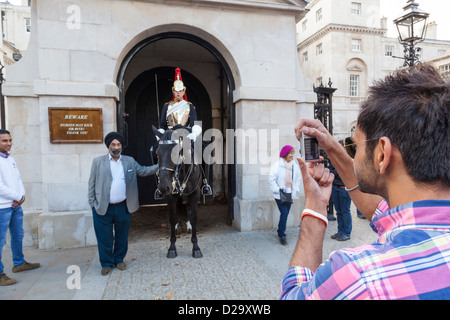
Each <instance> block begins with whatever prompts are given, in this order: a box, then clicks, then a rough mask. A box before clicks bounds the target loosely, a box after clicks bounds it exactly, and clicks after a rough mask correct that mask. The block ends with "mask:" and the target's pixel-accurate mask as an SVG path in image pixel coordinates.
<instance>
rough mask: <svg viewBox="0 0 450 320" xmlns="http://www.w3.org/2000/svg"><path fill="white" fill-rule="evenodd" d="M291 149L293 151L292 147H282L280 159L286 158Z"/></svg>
mask: <svg viewBox="0 0 450 320" xmlns="http://www.w3.org/2000/svg"><path fill="white" fill-rule="evenodd" d="M292 149H294V147H293V146H290V145H286V146H284V147H283V148H282V149H281V151H280V158H284V157H286V156H287V155H288V154H289V152H291V150H292Z"/></svg>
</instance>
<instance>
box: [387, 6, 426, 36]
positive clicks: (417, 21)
mask: <svg viewBox="0 0 450 320" xmlns="http://www.w3.org/2000/svg"><path fill="white" fill-rule="evenodd" d="M418 6H419V4H418V3H417V2H415V1H414V0H409V1H408V4H407V5H406V6H405V7H404V8H403V9H404V10H405V11H406V14H405V15H403V16H402V17H400V18H398V19H395V20H394V23H395V25H396V26H397V30H398V34H399V40H400V42H401V43H411V44H413V43H417V42H420V41H422V40H423V39H425V34H426V26H427V19H428V16H429V15H430V14H429V13H426V12H425V11H423V10H421V9H419V8H418Z"/></svg>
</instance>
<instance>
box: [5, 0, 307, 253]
mask: <svg viewBox="0 0 450 320" xmlns="http://www.w3.org/2000/svg"><path fill="white" fill-rule="evenodd" d="M305 6H306V2H305V1H303V0H264V1H261V0H259V1H254V0H242V1H234V0H221V1H219V0H195V1H181V0H166V1H161V0H139V1H125V0H100V1H90V0H76V1H73V0H70V1H66V0H64V1H56V0H39V1H31V39H30V42H29V45H28V49H27V52H26V54H24V56H23V58H22V59H21V60H20V62H19V63H16V64H14V65H12V66H10V67H9V68H8V75H9V76H8V81H7V83H5V84H4V87H3V93H4V94H5V96H6V98H7V101H8V105H7V107H8V109H7V111H8V112H7V119H6V120H7V128H8V129H9V130H10V131H11V133H12V135H13V139H14V148H13V154H14V157H15V159H16V161H17V163H18V166H19V169H20V171H21V175H22V179H23V181H24V183H25V188H26V192H27V196H26V197H27V201H26V202H25V203H24V211H25V228H26V238H25V244H36V243H37V244H38V245H39V247H40V248H44V249H45V248H60V247H76V246H85V245H93V244H95V235H94V231H93V228H92V212H91V210H90V208H89V205H88V202H87V181H88V178H89V173H90V167H91V163H92V160H93V158H95V157H97V156H100V155H103V154H105V153H106V152H107V150H106V148H105V145H104V144H103V143H102V139H103V137H104V136H105V135H106V134H107V133H108V132H110V131H116V130H117V131H121V132H123V133H124V134H125V135H126V136H127V146H126V147H125V149H124V152H125V154H129V155H131V156H133V157H135V158H136V160H137V161H138V162H139V163H141V164H144V165H149V164H151V159H150V158H151V156H150V152H149V147H150V146H151V144H152V142H153V141H154V136H153V134H152V132H151V125H152V124H155V125H156V124H157V123H158V122H157V120H158V115H159V113H158V112H159V110H160V109H161V108H162V105H163V103H164V102H166V101H168V100H170V99H171V98H172V96H171V85H172V83H173V80H174V79H173V77H174V69H175V68H176V67H179V68H181V70H182V76H183V80H184V82H185V84H186V86H187V96H188V100H190V101H191V102H193V103H194V105H196V108H197V112H198V114H199V118H200V120H201V121H202V127H203V132H204V133H205V132H206V131H207V130H208V129H216V131H212V132H213V133H214V132H215V133H216V135H215V139H216V140H214V141H217V142H220V139H223V141H224V144H223V145H227V146H230V145H231V147H228V149H227V148H225V147H223V148H222V147H218V148H217V149H216V151H215V153H214V155H215V156H217V159H216V162H215V164H214V166H213V169H212V170H213V173H212V176H213V177H214V178H213V188H214V193H215V196H220V197H224V198H225V199H227V203H228V211H229V219H230V222H231V221H232V224H233V225H234V227H235V228H237V229H238V230H243V231H245V230H254V229H264V228H273V227H274V226H276V224H277V221H278V215H279V213H278V209H277V208H276V204H275V202H274V201H273V198H272V193H271V191H270V189H269V187H268V183H267V174H268V171H269V167H270V164H271V163H272V162H273V161H276V160H277V158H278V153H279V149H280V148H281V147H282V146H283V145H285V144H292V145H296V144H297V141H296V139H295V136H294V134H293V127H294V125H295V121H296V119H297V118H298V117H300V116H311V115H312V112H313V111H312V110H313V103H314V102H315V100H316V97H315V94H314V93H313V91H312V89H311V83H310V81H308V80H307V79H306V78H305V77H304V75H303V74H302V72H301V69H300V65H299V62H298V59H297V50H296V24H297V22H299V21H300V20H301V19H302V18H303V16H304V14H305V9H304V8H305ZM54 109H57V110H59V111H61V110H62V111H64V110H66V111H67V110H69V111H70V110H76V111H77V112H80V110H81V112H82V111H83V110H86V111H88V110H90V109H95V110H97V111H98V110H100V113H101V117H100V119H101V120H100V121H101V125H102V128H101V130H102V132H101V141H77V142H73V141H71V143H66V142H67V141H66V142H65V141H64V140H60V141H57V140H55V139H54V136H53V130H55V131H56V129H57V128H55V127H53V126H54V124H53V121H54V113H53V112H54ZM61 126H62V124H61ZM67 132H69V131H67ZM210 132H211V131H210ZM217 132H219V133H221V134H222V136H220V134H217ZM237 132H239V134H238V133H237ZM80 136H81V135H80ZM221 153H223V154H222V157H219V156H218V155H220V154H221ZM255 159H256V160H255ZM150 180H151V179H150ZM153 187H154V186H153ZM151 188H152V186H151V183H150V182H149V181H141V184H140V199H141V204H147V203H152V193H151ZM149 194H151V196H149ZM303 203H304V199H303V197H301V199H299V200H296V202H295V203H294V208H293V212H296V214H292V215H291V217H290V219H289V220H288V224H289V225H291V226H293V225H298V223H299V213H300V212H301V208H302V206H303Z"/></svg>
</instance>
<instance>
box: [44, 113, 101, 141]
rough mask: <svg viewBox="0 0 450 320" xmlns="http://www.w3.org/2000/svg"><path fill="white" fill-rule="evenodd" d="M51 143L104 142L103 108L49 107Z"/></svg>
mask: <svg viewBox="0 0 450 320" xmlns="http://www.w3.org/2000/svg"><path fill="white" fill-rule="evenodd" d="M48 124H49V127H50V142H51V143H102V142H103V116H102V109H101V108H48Z"/></svg>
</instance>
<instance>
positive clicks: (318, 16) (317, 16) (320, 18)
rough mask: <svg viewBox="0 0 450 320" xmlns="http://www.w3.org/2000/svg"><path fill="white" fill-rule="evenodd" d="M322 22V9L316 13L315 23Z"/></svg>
mask: <svg viewBox="0 0 450 320" xmlns="http://www.w3.org/2000/svg"><path fill="white" fill-rule="evenodd" d="M320 20H322V8H320V9H319V10H317V11H316V22H319V21H320Z"/></svg>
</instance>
